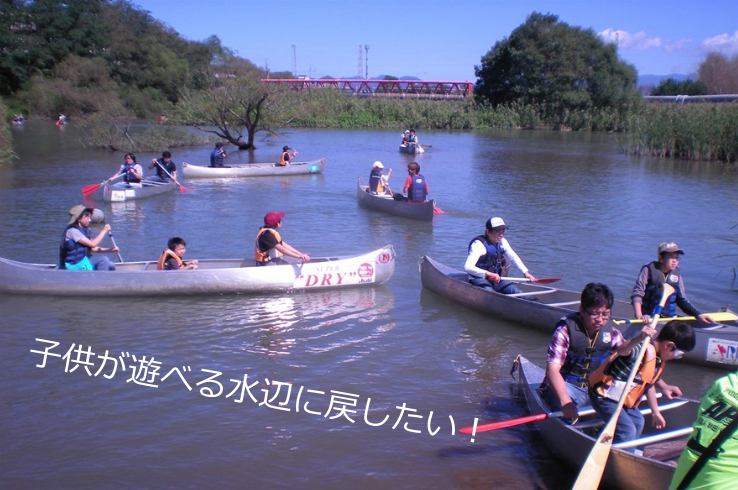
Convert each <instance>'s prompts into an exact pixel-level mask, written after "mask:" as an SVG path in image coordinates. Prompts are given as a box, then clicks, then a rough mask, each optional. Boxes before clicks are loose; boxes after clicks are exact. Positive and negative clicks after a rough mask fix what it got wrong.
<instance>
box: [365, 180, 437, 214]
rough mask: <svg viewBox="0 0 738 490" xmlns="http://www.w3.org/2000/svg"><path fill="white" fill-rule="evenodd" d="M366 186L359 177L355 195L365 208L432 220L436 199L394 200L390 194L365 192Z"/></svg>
mask: <svg viewBox="0 0 738 490" xmlns="http://www.w3.org/2000/svg"><path fill="white" fill-rule="evenodd" d="M367 187H368V186H365V185H363V184H362V182H361V178H359V182H358V184H357V187H356V197H357V199H358V200H359V205H360V206H362V207H365V208H370V209H376V210H377V211H383V212H385V213H389V214H394V215H395V216H402V217H403V218H410V219H417V220H421V221H433V214H434V213H435V207H436V201H435V200H434V199H431V200H430V201H426V202H420V203H416V202H407V201H395V200H394V198H393V197H392V196H391V195H377V194H370V193H369V192H367Z"/></svg>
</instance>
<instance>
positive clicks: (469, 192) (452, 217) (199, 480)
mask: <svg viewBox="0 0 738 490" xmlns="http://www.w3.org/2000/svg"><path fill="white" fill-rule="evenodd" d="M13 135H14V142H15V148H16V152H17V153H18V155H19V159H18V160H16V161H14V162H12V163H10V164H7V165H5V166H4V167H2V168H0V226H1V227H2V233H0V256H2V257H7V258H12V259H15V260H21V261H27V262H53V261H55V260H56V255H57V247H58V240H59V237H60V234H61V231H62V229H63V228H64V225H65V224H66V221H67V220H68V218H69V215H68V213H67V211H68V209H69V208H70V207H72V206H74V205H76V204H80V203H81V202H82V195H81V192H80V189H81V188H82V187H84V186H86V185H89V184H94V183H99V182H101V181H102V180H104V179H105V178H107V177H109V176H110V175H112V174H113V173H114V172H115V170H116V168H117V167H118V166H119V165H120V164H121V163H122V155H121V154H120V153H113V152H110V151H107V150H99V149H85V148H82V147H81V146H80V144H79V143H78V138H79V134H78V132H77V129H76V128H75V122H74V121H72V122H71V123H70V124H68V125H67V126H66V127H64V128H62V129H61V130H60V129H59V128H57V127H55V126H53V124H51V123H46V122H34V121H30V122H27V123H26V124H25V126H24V127H22V128H17V127H14V128H13ZM419 137H420V141H421V143H426V144H429V145H432V148H430V149H429V151H427V152H426V153H425V154H423V155H418V156H416V157H415V158H413V156H410V155H402V154H400V153H398V151H397V145H398V143H399V140H400V134H399V131H363V130H362V131H358V130H357V131H348V130H346V131H342V130H285V131H283V132H282V134H281V135H280V136H279V137H276V136H269V137H266V136H262V137H261V138H260V139H259V141H258V146H259V149H258V150H256V151H255V152H252V153H250V152H240V153H239V152H238V151H235V150H231V151H230V156H229V158H228V162H229V163H235V162H249V161H276V160H277V158H278V155H279V151H280V149H281V147H282V146H283V145H284V144H289V145H290V146H291V147H294V148H297V149H298V150H299V152H300V153H299V155H298V159H300V160H311V159H317V158H321V157H325V158H326V159H327V166H326V170H325V172H324V174H322V175H311V176H296V177H291V178H279V177H274V178H254V179H240V180H221V181H218V180H186V179H185V180H183V183H184V184H185V185H186V186H187V187H188V188H190V189H191V190H192V191H191V192H184V193H182V192H177V193H172V194H169V195H166V194H165V195H161V196H156V197H152V198H149V199H146V200H141V201H139V202H135V201H134V202H130V203H115V204H105V203H103V202H102V200H101V199H99V200H98V201H96V203H97V205H98V206H100V207H101V208H102V209H103V210H104V211H105V213H106V215H107V222H108V223H110V224H111V226H112V229H113V231H114V233H115V236H116V240H117V243H118V245H119V246H120V247H121V255H122V256H123V258H124V260H155V259H156V258H157V257H158V255H159V253H161V251H162V250H163V248H164V247H165V246H166V242H167V240H168V239H169V238H170V237H172V236H175V235H178V236H182V237H184V238H185V239H186V240H187V243H188V247H187V257H188V258H232V257H245V256H251V255H252V254H253V245H252V244H253V239H254V236H255V233H256V231H257V228H258V227H259V225H260V223H261V219H262V217H263V216H264V214H265V213H266V212H267V211H271V210H275V211H282V212H284V213H285V214H286V216H285V218H284V221H283V228H282V230H281V231H282V236H283V238H284V239H285V240H286V241H287V242H289V243H290V244H292V245H293V246H295V247H296V248H298V249H299V250H301V251H305V252H308V253H310V254H311V255H313V256H321V255H348V254H354V253H359V252H364V251H369V250H372V249H375V248H377V247H379V246H381V245H384V244H387V243H390V244H392V245H394V247H395V250H396V252H397V268H396V271H395V275H394V276H393V277H392V279H391V280H390V281H389V282H388V283H387V284H385V285H383V286H378V287H374V288H363V289H349V290H337V291H330V292H310V293H294V294H280V295H267V296H253V297H250V296H223V297H195V298H190V297H187V298H176V297H175V298H164V299H162V298H125V299H65V298H61V297H33V296H3V295H0V311H2V315H1V317H0V368H1V371H0V372H1V374H0V393H2V396H1V397H0V429H1V430H0V438H1V439H2V444H1V445H0V487H3V488H33V487H36V488H38V487H49V486H52V487H56V488H76V489H80V488H95V489H97V488H118V487H121V486H126V487H149V488H158V487H165V488H321V489H333V488H336V489H338V488H346V487H352V488H357V489H385V488H397V489H415V488H424V489H425V488H434V489H435V488H439V489H444V488H462V489H477V488H506V489H508V488H509V489H530V488H550V489H555V488H568V487H569V486H570V484H571V482H572V481H573V477H574V476H575V475H576V471H574V470H571V469H567V468H563V467H561V465H559V464H558V463H557V462H556V461H555V460H554V459H553V458H552V456H551V455H550V453H548V452H547V451H546V449H545V448H543V447H541V443H540V439H539V438H538V436H537V434H536V432H535V431H534V430H533V428H532V427H526V426H521V427H518V428H515V429H510V430H504V431H496V432H491V433H485V434H478V435H477V436H476V438H475V439H474V441H472V440H471V438H470V437H469V436H463V435H460V434H458V432H457V433H456V434H452V432H453V429H454V428H455V429H456V431H458V429H459V428H461V427H465V426H469V425H472V423H473V421H474V418H475V417H478V418H479V419H480V420H484V421H490V420H498V419H503V418H512V417H518V416H522V415H524V414H525V407H524V406H523V405H522V403H521V402H520V400H518V399H516V398H515V397H513V394H514V393H513V390H512V389H511V378H510V376H509V374H508V373H509V367H510V364H511V362H512V360H513V359H514V357H515V356H516V355H517V354H518V353H522V354H524V355H526V356H528V357H529V358H531V359H533V360H535V361H538V362H541V363H542V362H543V360H544V355H545V347H546V344H547V341H548V336H547V335H546V334H545V333H541V332H538V331H536V330H532V329H528V328H525V327H522V326H519V325H516V324H515V323H510V322H504V321H498V320H495V319H493V318H489V317H485V316H482V315H479V314H477V313H474V312H471V311H468V310H465V309H462V308H460V307H457V306H455V305H454V304H451V303H449V302H447V301H445V300H443V299H442V298H440V297H438V296H436V295H434V294H433V293H429V292H427V291H423V290H422V288H421V284H420V277H419V274H418V266H417V262H418V259H419V258H420V257H421V256H422V255H424V254H428V255H430V256H432V257H434V258H436V259H438V260H439V261H441V262H443V263H446V264H448V265H452V266H456V267H459V268H460V267H461V266H462V264H463V260H464V255H465V252H466V247H467V244H468V242H469V240H470V239H471V238H472V237H473V236H475V235H478V234H479V233H481V232H482V231H483V227H484V222H485V220H486V219H488V218H489V217H491V216H495V215H499V216H502V217H503V218H504V219H505V220H506V221H507V223H508V224H509V225H510V226H511V230H510V231H509V232H508V234H507V238H508V239H509V240H510V243H511V244H512V245H513V247H514V248H515V249H516V251H517V252H518V254H519V255H520V256H521V257H522V258H523V260H524V261H525V262H526V264H527V265H528V267H530V269H531V270H532V272H533V273H534V274H536V275H537V276H539V277H544V276H562V277H563V280H562V281H561V282H560V283H559V284H560V286H561V287H563V288H567V289H574V290H581V288H582V287H583V286H584V284H586V283H587V282H589V281H600V282H605V283H607V284H608V285H610V286H611V287H612V288H613V290H614V292H615V294H616V297H617V298H620V299H626V300H627V298H628V296H629V293H630V289H631V288H632V285H633V282H634V280H635V277H636V275H637V273H638V270H639V268H640V266H641V265H642V264H644V263H646V262H648V261H650V260H652V259H653V258H655V254H656V247H657V246H658V244H659V243H660V242H662V241H666V240H674V241H676V242H677V243H678V244H679V245H680V246H681V247H682V248H684V249H685V250H686V255H685V256H684V260H683V261H682V264H681V267H682V269H683V271H684V274H685V276H686V282H687V287H688V290H689V294H690V297H691V299H692V300H693V302H694V303H695V304H696V305H697V306H698V307H700V308H702V309H703V311H715V310H716V309H718V308H719V307H721V306H723V305H725V304H730V303H733V304H734V306H735V303H736V299H738V297H737V296H736V292H735V291H733V290H731V289H730V288H731V281H732V279H733V272H732V267H733V266H734V265H738V254H737V253H736V252H737V247H736V245H735V243H732V242H730V241H729V240H728V239H729V238H731V237H732V238H735V237H736V235H737V233H736V229H734V228H732V227H733V226H735V225H736V223H737V222H738V213H736V183H737V182H738V174H737V173H736V171H735V168H733V167H728V166H723V165H721V164H716V163H701V164H696V163H690V162H684V161H670V160H658V159H646V158H633V157H629V156H627V155H626V154H625V153H624V152H623V141H622V138H623V136H622V135H611V134H589V133H584V134H578V133H558V132H520V131H512V132H453V133H449V132H424V133H421V134H420V135H419ZM210 150H211V148H210V147H197V148H184V149H180V148H177V149H175V150H174V151H173V154H174V156H173V160H174V161H175V162H176V163H178V164H179V163H181V162H182V161H188V162H190V163H194V164H206V162H207V159H208V155H209V153H210ZM153 156H158V155H154V154H152V153H141V154H139V155H138V161H139V163H142V162H143V163H146V162H149V161H150V160H151V158H152V157H153ZM413 159H415V160H417V161H418V163H419V164H420V165H421V173H422V174H423V175H425V176H426V177H427V179H428V181H429V185H430V191H431V197H433V198H435V199H436V200H437V202H438V206H439V207H440V208H442V209H443V210H444V211H445V213H444V214H441V215H437V216H436V217H435V220H434V222H433V223H432V224H429V223H418V222H413V221H409V220H405V219H402V218H395V217H392V216H388V215H383V214H379V213H376V212H372V211H368V210H364V209H362V208H359V207H358V205H357V203H356V196H355V192H356V179H357V177H359V176H361V177H363V178H364V179H366V177H367V176H368V174H369V170H370V167H371V163H372V162H373V161H375V160H381V161H382V162H383V163H384V165H385V167H387V168H392V169H393V170H394V173H393V176H392V178H391V179H390V183H391V184H392V186H393V188H394V189H396V190H397V189H399V188H401V187H402V182H403V180H404V177H405V176H406V175H407V174H406V171H405V170H404V169H405V166H406V164H407V163H409V162H410V161H412V160H413ZM149 172H150V171H149ZM95 197H100V196H95ZM37 339H41V340H37ZM53 343H58V345H56V346H54V344H53ZM52 347H53V348H52ZM32 351H37V352H35V353H34V352H32ZM44 351H48V352H49V353H50V355H48V356H46V360H45V366H44V367H39V366H42V365H44V355H42V354H41V353H43V352H44ZM152 358H153V360H152ZM675 364H676V363H675ZM134 367H135V368H136V369H139V370H141V369H144V367H146V368H149V371H148V373H149V375H148V376H144V377H142V378H143V379H144V380H145V381H141V380H140V379H137V380H135V381H132V380H131V379H132V378H133V377H134V375H133V373H134V372H136V371H134ZM155 367H158V368H159V371H155V370H154V368H155ZM87 371H89V373H88V372H87ZM218 373H220V374H218ZM138 374H140V371H138ZM720 374H721V372H720V371H715V370H711V369H707V368H701V367H699V368H698V367H690V366H686V365H679V364H676V365H673V367H671V366H670V369H669V372H667V375H666V379H667V381H672V382H675V381H677V380H678V384H679V385H680V386H681V387H682V388H683V390H684V391H685V392H686V394H687V395H691V396H695V397H699V396H701V395H702V394H703V393H704V391H705V390H706V389H707V387H708V386H709V385H710V384H711V382H712V381H713V380H714V379H716V378H717V377H718V376H720ZM164 378H166V379H164ZM244 379H245V380H246V382H244ZM198 383H199V384H198ZM288 386H291V391H289V393H288ZM245 387H248V389H245Z"/></svg>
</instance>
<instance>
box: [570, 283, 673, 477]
mask: <svg viewBox="0 0 738 490" xmlns="http://www.w3.org/2000/svg"><path fill="white" fill-rule="evenodd" d="M672 294H674V288H673V287H672V286H671V285H669V284H664V292H663V293H662V295H661V301H660V302H659V306H658V308H656V311H655V314H654V316H653V319H652V320H651V328H656V324H658V322H659V316H661V309H662V308H663V307H664V305H665V304H666V300H668V299H669V296H671V295H672ZM650 340H651V337H646V338H645V339H643V347H642V348H641V351H640V352H639V353H638V357H637V358H636V360H635V363H634V364H633V369H631V371H630V375H629V376H628V381H626V382H625V389H624V390H623V394H622V395H621V396H620V400H619V401H618V406H617V407H616V408H615V411H614V412H613V414H612V417H610V421H609V422H608V423H607V425H606V426H605V428H604V429H602V432H601V433H600V436H599V437H598V438H597V441H596V442H595V444H594V446H593V447H592V451H590V453H589V456H587V460H586V461H585V462H584V465H583V466H582V469H581V471H580V472H579V476H578V477H577V481H576V482H574V486H573V487H572V490H592V489H596V488H597V487H599V485H600V480H602V474H603V473H604V471H605V465H607V459H608V458H609V457H610V449H612V440H613V436H614V435H615V429H616V427H617V425H618V418H619V417H620V412H621V411H622V410H623V405H624V404H625V399H626V398H627V396H628V393H629V392H630V389H629V387H630V386H631V384H632V383H633V380H634V379H635V377H636V374H637V373H638V368H639V367H640V366H641V361H643V356H644V355H645V354H646V350H648V349H647V348H648V343H649V342H650Z"/></svg>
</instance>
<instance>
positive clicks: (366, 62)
mask: <svg viewBox="0 0 738 490" xmlns="http://www.w3.org/2000/svg"><path fill="white" fill-rule="evenodd" d="M364 49H365V50H366V56H365V57H364V67H365V68H366V77H365V78H366V79H367V80H369V45H368V44H365V45H364Z"/></svg>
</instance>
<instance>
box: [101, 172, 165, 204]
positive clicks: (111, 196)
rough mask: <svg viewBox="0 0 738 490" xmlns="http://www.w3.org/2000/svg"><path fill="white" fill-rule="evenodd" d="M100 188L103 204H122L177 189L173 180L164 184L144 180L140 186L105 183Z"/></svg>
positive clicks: (154, 180) (155, 180)
mask: <svg viewBox="0 0 738 490" xmlns="http://www.w3.org/2000/svg"><path fill="white" fill-rule="evenodd" d="M102 187H103V199H104V200H105V202H123V201H131V200H133V199H143V198H145V197H151V196H155V195H157V194H163V193H165V192H170V191H173V190H174V189H176V188H177V183H176V182H175V181H173V180H169V181H167V182H164V181H161V180H158V179H156V178H153V179H144V180H143V181H141V185H140V186H136V185H129V184H127V183H125V182H117V183H115V184H109V183H105V184H103V186H102Z"/></svg>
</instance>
